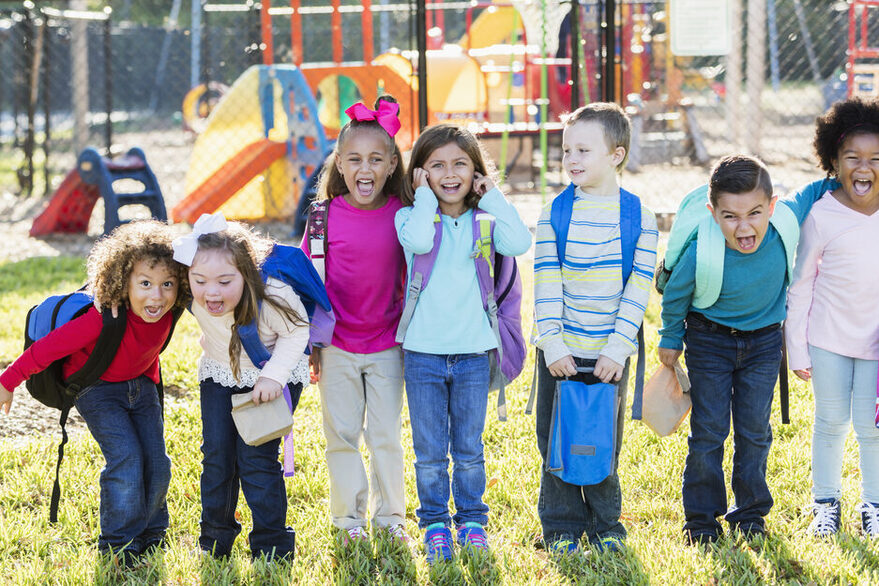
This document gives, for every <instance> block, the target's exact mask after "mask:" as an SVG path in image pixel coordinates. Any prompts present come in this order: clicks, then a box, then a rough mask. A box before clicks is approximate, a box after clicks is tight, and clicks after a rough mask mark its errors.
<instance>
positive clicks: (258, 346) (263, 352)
mask: <svg viewBox="0 0 879 586" xmlns="http://www.w3.org/2000/svg"><path fill="white" fill-rule="evenodd" d="M261 310H262V303H260V307H259V309H258V310H257V317H256V319H254V320H253V321H252V322H250V323H249V324H244V325H242V326H238V337H239V338H240V339H241V347H242V348H244V352H245V353H246V354H247V357H248V358H250V361H251V362H253V364H254V366H258V367H260V368H261V367H262V365H264V364H265V363H266V362H268V360H269V358H271V357H272V354H271V352H269V350H268V348H266V345H265V344H263V342H262V340H260V339H259V325H258V322H259V312H260V311H261Z"/></svg>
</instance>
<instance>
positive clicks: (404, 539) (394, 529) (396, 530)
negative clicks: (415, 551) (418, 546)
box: [385, 523, 412, 547]
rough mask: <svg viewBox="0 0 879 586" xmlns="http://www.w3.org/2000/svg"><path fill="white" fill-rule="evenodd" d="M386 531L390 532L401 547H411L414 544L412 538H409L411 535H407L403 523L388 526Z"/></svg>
mask: <svg viewBox="0 0 879 586" xmlns="http://www.w3.org/2000/svg"><path fill="white" fill-rule="evenodd" d="M385 531H387V532H388V535H390V536H391V537H392V538H394V540H395V541H397V542H399V543H400V545H405V546H406V547H409V546H410V545H411V544H412V538H411V537H409V534H408V533H406V527H405V526H403V524H402V523H397V524H396V525H388V526H387V527H385Z"/></svg>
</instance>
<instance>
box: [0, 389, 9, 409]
mask: <svg viewBox="0 0 879 586" xmlns="http://www.w3.org/2000/svg"><path fill="white" fill-rule="evenodd" d="M10 407H12V393H10V392H9V391H7V390H6V387H4V386H3V385H0V409H3V412H4V413H6V414H7V415H8V414H9V408H10Z"/></svg>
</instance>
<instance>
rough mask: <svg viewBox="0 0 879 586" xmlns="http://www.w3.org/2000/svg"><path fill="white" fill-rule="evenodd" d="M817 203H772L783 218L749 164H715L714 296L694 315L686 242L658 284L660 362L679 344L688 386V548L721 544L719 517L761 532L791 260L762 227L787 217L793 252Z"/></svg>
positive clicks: (743, 159)
mask: <svg viewBox="0 0 879 586" xmlns="http://www.w3.org/2000/svg"><path fill="white" fill-rule="evenodd" d="M816 194H817V197H820V195H821V194H820V192H818V191H817V190H812V189H809V188H807V189H804V190H802V191H800V192H799V193H798V194H797V195H796V197H795V198H794V199H791V200H785V201H782V202H781V203H782V205H783V206H785V208H787V209H785V210H782V209H781V208H779V210H776V207H777V206H776V200H777V196H774V195H773V194H772V181H771V180H770V178H769V171H768V170H767V169H766V166H765V165H764V164H763V163H762V162H760V161H759V160H757V159H755V158H753V157H749V156H744V155H733V156H728V157H724V158H723V159H721V160H720V161H719V162H718V163H717V165H715V167H714V169H713V170H712V173H711V179H710V182H709V190H708V197H709V200H710V201H709V202H708V209H709V210H710V211H711V215H712V217H713V218H714V221H715V222H716V224H717V225H718V226H719V231H720V232H721V233H722V239H721V238H720V236H721V235H718V236H717V241H716V245H717V246H718V247H722V248H723V250H722V251H721V257H722V259H723V261H722V262H723V264H722V274H721V275H719V276H718V278H721V279H722V285H721V287H720V292H719V295H718V297H717V298H716V300H715V301H714V302H713V303H711V304H709V305H708V306H707V307H702V308H698V309H697V307H696V306H694V290H695V288H696V277H695V275H696V259H697V246H696V244H697V243H696V241H695V240H694V241H693V242H692V243H691V244H690V245H689V247H688V248H687V249H686V251H685V252H684V253H683V254H682V255H681V257H680V259H679V260H678V262H677V264H676V265H675V267H674V270H673V271H672V273H671V276H670V277H669V279H668V283H667V284H666V287H665V293H664V295H663V298H662V329H661V330H660V335H661V339H660V342H659V350H658V353H659V360H660V362H662V363H663V364H665V365H666V366H669V367H673V366H674V364H675V363H676V362H677V360H678V357H679V356H680V355H681V347H682V346H683V344H684V343H686V345H687V353H686V356H685V360H686V363H687V370H688V372H689V376H690V383H691V385H692V387H691V389H690V398H691V399H692V401H693V408H692V412H691V414H690V437H689V438H688V444H689V452H688V453H687V462H686V467H685V468H684V478H683V501H684V514H685V516H686V524H685V525H684V534H685V536H686V538H687V540H688V541H689V542H690V543H693V544H710V543H714V542H716V541H717V540H718V539H719V538H720V537H721V535H722V528H721V525H720V523H719V522H718V521H717V517H718V516H720V515H724V514H725V518H726V520H727V522H728V523H729V525H730V528H731V529H732V530H733V531H739V532H741V533H742V534H744V535H745V536H746V537H748V538H751V537H757V536H761V535H763V534H764V533H765V531H766V530H765V521H764V517H765V516H766V515H767V514H768V513H769V509H770V508H771V507H772V504H773V501H772V495H771V494H770V493H769V487H768V486H767V484H766V460H767V457H768V455H769V447H770V445H771V444H772V430H771V428H770V425H769V413H770V409H771V406H772V393H773V389H774V387H775V380H776V377H777V376H778V369H779V366H780V364H781V342H782V334H781V322H782V321H783V320H784V318H785V293H786V290H787V286H788V279H789V274H788V272H787V270H786V266H787V264H788V261H787V253H790V255H791V257H792V251H789V250H786V247H785V243H784V239H785V238H786V237H787V236H786V235H785V234H784V233H782V232H779V230H778V229H777V228H776V226H775V225H774V224H770V217H771V216H772V215H773V213H775V214H776V215H779V216H780V217H790V223H792V224H793V230H794V231H795V232H796V234H794V236H793V237H792V238H791V240H792V241H793V242H794V243H795V242H796V237H797V235H798V231H799V230H798V226H799V224H800V223H802V222H803V220H804V219H805V217H806V215H807V214H808V213H809V209H810V208H811V206H812V203H813V201H814V199H816ZM780 212H781V213H780ZM779 226H784V224H779ZM788 231H789V230H788ZM792 246H795V244H792ZM700 252H701V251H700ZM685 326H686V331H685V329H684V328H685ZM730 414H732V422H733V436H734V440H735V441H734V450H735V451H734V455H733V470H732V490H733V494H734V495H735V507H733V508H732V509H730V510H729V511H727V500H726V489H725V488H724V478H723V443H724V440H725V439H726V436H727V435H728V434H729V423H730Z"/></svg>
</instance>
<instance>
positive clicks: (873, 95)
mask: <svg viewBox="0 0 879 586" xmlns="http://www.w3.org/2000/svg"><path fill="white" fill-rule="evenodd" d="M871 9H873V10H875V9H879V0H853V1H852V2H850V3H849V5H848V61H847V63H846V66H845V70H846V73H847V74H848V75H847V82H848V85H847V91H848V97H861V98H865V99H873V100H875V99H877V98H879V63H876V62H875V61H874V62H873V63H859V62H858V60H860V59H873V60H875V59H879V46H876V45H871V44H870V39H869V35H868V31H869V30H870V27H869V24H870V23H869V19H870V11H871ZM873 14H874V16H875V15H876V12H874V13H873ZM859 17H860V18H859ZM859 20H860V22H859ZM874 30H875V29H874Z"/></svg>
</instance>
